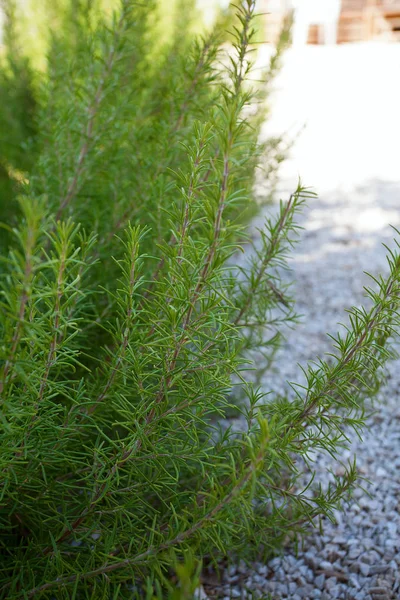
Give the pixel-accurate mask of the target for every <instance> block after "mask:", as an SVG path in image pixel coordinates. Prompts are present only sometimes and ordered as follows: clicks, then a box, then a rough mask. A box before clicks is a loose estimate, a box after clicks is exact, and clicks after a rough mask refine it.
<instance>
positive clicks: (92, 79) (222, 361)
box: [0, 0, 400, 599]
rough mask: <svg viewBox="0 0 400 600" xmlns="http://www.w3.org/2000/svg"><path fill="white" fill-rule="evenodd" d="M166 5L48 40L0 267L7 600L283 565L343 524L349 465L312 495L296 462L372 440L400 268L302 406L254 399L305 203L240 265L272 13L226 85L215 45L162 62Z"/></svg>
mask: <svg viewBox="0 0 400 600" xmlns="http://www.w3.org/2000/svg"><path fill="white" fill-rule="evenodd" d="M74 6H76V4H74ZM152 11H153V7H152V4H151V3H146V4H142V3H137V2H135V1H133V0H122V2H121V9H120V11H119V12H118V13H117V14H116V15H115V16H114V17H113V20H112V22H108V21H107V22H106V21H105V22H104V23H101V22H97V25H96V26H95V27H93V25H92V21H91V20H90V18H89V17H88V14H87V13H82V15H83V16H82V19H79V18H76V19H75V21H74V27H76V28H77V29H75V31H76V32H77V33H76V35H75V36H72V39H73V43H69V41H68V39H65V38H63V37H62V36H60V35H58V33H57V31H56V32H54V35H53V37H52V41H51V53H50V61H49V70H48V74H47V75H45V76H43V77H44V81H42V82H41V85H40V86H39V88H38V89H40V93H39V94H38V98H39V100H38V109H37V116H36V117H35V119H36V120H35V122H36V123H37V131H38V132H39V133H38V135H37V141H36V144H37V147H38V152H37V158H35V160H34V163H35V164H34V165H32V167H30V168H29V173H28V175H27V177H26V181H25V182H22V183H21V187H20V195H19V206H20V213H18V212H17V211H14V213H13V214H11V215H7V217H8V218H9V220H8V222H9V224H10V227H11V230H12V231H11V233H12V241H11V242H10V249H9V252H8V253H3V257H2V262H1V264H2V277H1V288H0V289H1V309H2V310H1V315H0V339H1V344H0V361H1V362H0V369H1V370H0V395H1V410H2V412H1V445H0V451H1V454H0V456H1V467H0V468H1V473H2V491H1V501H0V519H1V521H0V523H1V525H0V526H1V532H2V533H1V538H0V540H1V548H0V556H1V577H0V585H1V594H0V595H1V597H2V598H10V599H13V598H31V597H34V598H54V597H56V598H130V597H132V590H131V587H130V586H132V585H134V586H136V590H137V593H138V594H139V595H145V596H147V597H149V598H150V597H151V596H152V595H153V594H154V593H156V594H158V595H159V596H161V595H162V594H163V593H165V594H167V593H168V592H167V590H168V587H169V578H170V576H171V573H172V572H173V571H176V572H177V573H178V576H179V577H180V581H181V592H179V593H182V594H183V595H186V597H190V594H191V593H192V591H193V589H192V587H193V582H195V581H196V577H195V572H196V568H197V567H196V559H201V558H203V559H207V560H211V561H212V560H217V559H218V558H219V557H221V556H224V555H226V554H230V555H231V556H233V557H239V556H240V557H245V558H252V557H261V556H263V555H268V554H270V553H271V552H272V551H273V550H274V549H275V548H276V547H278V546H279V545H280V544H281V543H282V541H283V540H284V539H285V538H286V537H287V536H288V535H289V534H291V533H293V534H295V533H296V532H298V531H301V530H302V527H303V525H304V524H305V523H308V522H313V520H314V519H315V518H316V517H318V516H319V515H322V514H328V515H330V514H331V513H332V510H333V509H334V508H336V507H337V506H339V505H340V501H341V499H342V498H343V495H344V494H345V493H346V491H347V490H348V489H349V488H350V487H351V486H352V484H353V483H354V481H355V477H356V472H355V468H354V466H353V465H350V466H349V469H348V472H347V473H346V475H345V476H344V477H343V478H340V479H339V478H338V479H337V481H336V484H335V485H333V486H331V487H330V488H329V489H327V490H318V488H316V491H315V493H314V495H312V494H308V493H307V491H306V490H304V491H300V492H298V493H297V492H294V491H293V486H295V484H296V479H297V476H298V473H297V470H296V462H295V458H296V457H303V458H304V459H305V460H307V453H308V452H309V451H310V450H317V451H318V450H322V451H329V452H331V453H332V454H333V455H334V456H335V455H336V453H337V451H338V450H339V449H340V448H341V445H342V444H343V443H346V439H345V434H344V431H343V429H344V427H347V426H348V425H349V424H352V425H353V426H354V427H359V425H360V424H361V422H362V418H361V417H362V406H363V405H362V400H363V398H364V396H365V395H366V394H368V393H369V392H370V390H371V389H372V388H373V387H374V386H375V384H376V381H377V378H378V376H379V367H380V365H381V364H382V362H383V361H384V359H385V358H386V357H387V355H388V351H387V350H386V349H385V345H386V342H387V339H388V337H389V335H390V333H391V331H392V327H393V324H394V323H397V307H398V291H399V283H398V282H399V269H400V263H399V259H398V257H397V255H394V254H393V255H391V256H390V268H391V271H390V275H389V277H388V278H387V280H380V281H378V288H379V289H378V291H377V292H373V291H370V292H369V294H370V296H371V298H372V301H373V307H372V309H371V311H369V312H367V311H363V310H359V309H354V310H353V312H352V313H351V319H350V326H349V329H348V333H347V335H346V336H345V337H344V338H343V337H338V339H337V340H336V356H335V357H334V360H333V361H330V362H329V363H327V362H325V361H320V362H319V363H318V364H317V365H314V366H312V367H310V368H309V370H308V372H307V379H308V386H307V388H306V389H299V390H298V396H297V398H296V399H295V400H294V401H293V402H289V401H288V400H287V399H285V398H270V397H265V396H264V395H263V392H262V391H260V390H258V389H257V388H256V386H255V385H254V384H252V383H251V381H252V379H253V377H252V374H251V373H250V372H249V371H250V369H251V365H249V358H248V357H249V356H250V355H252V354H253V355H255V356H262V357H263V360H264V358H265V360H268V356H269V354H271V353H273V351H274V349H275V347H276V344H277V342H278V339H279V338H278V336H279V332H280V330H281V326H283V325H284V324H285V323H288V322H289V323H290V322H291V321H292V320H293V319H294V318H295V315H294V311H293V301H292V299H291V298H290V296H288V290H287V287H286V286H285V285H284V284H282V282H281V280H280V275H279V274H280V270H281V269H282V268H284V267H285V258H286V253H287V251H288V250H290V247H291V246H292V244H293V241H294V238H295V233H296V231H295V230H296V226H295V223H294V219H295V216H296V213H297V211H298V210H299V209H300V207H301V205H302V203H303V201H304V200H305V199H306V198H307V196H308V195H309V194H308V193H307V192H306V191H305V190H303V189H301V188H299V189H297V190H296V191H295V192H294V194H293V195H292V196H291V197H290V199H289V201H288V202H286V203H282V205H281V207H280V211H279V213H278V215H277V216H276V218H275V219H274V220H271V221H269V222H267V223H266V224H265V230H264V232H263V236H262V247H261V248H253V255H252V256H253V259H252V260H251V261H250V263H249V264H248V266H247V267H242V266H240V265H239V264H238V261H237V260H236V255H237V252H238V248H239V247H240V244H241V243H244V242H246V243H247V244H248V245H251V240H250V239H248V238H249V236H248V231H247V228H246V225H245V219H243V211H244V210H246V209H247V208H248V206H249V205H250V204H251V202H252V200H251V198H252V186H253V180H254V172H255V169H256V167H257V164H259V162H260V161H262V156H263V151H264V149H263V148H262V147H260V146H259V145H258V143H257V138H258V125H259V123H260V114H255V115H254V114H253V113H252V111H251V110H249V107H251V106H252V105H253V103H254V99H255V95H256V92H254V91H253V90H252V89H251V88H250V87H249V85H248V82H247V79H248V75H249V72H250V63H249V62H248V57H249V52H250V51H251V50H252V46H251V42H252V36H253V29H252V18H253V13H254V2H253V0H246V1H245V2H244V3H243V4H242V5H240V6H238V7H237V13H238V17H237V23H238V25H239V26H238V27H237V28H236V33H235V41H234V44H233V46H232V47H230V57H229V59H228V60H226V59H225V60H224V61H223V64H225V65H226V64H227V65H228V66H225V67H223V68H222V67H221V66H220V62H219V61H218V58H219V54H220V43H219V36H218V28H216V30H215V31H213V32H211V33H210V34H207V35H206V37H205V38H204V39H198V40H193V39H192V38H191V34H190V30H189V28H186V30H182V31H181V32H179V30H178V34H179V33H181V35H176V36H175V38H173V39H172V41H171V42H170V43H169V44H168V45H167V46H166V47H165V48H164V49H163V50H160V52H159V54H158V55H157V59H156V58H155V57H154V53H153V52H152V48H153V47H154V46H153V37H152V36H153V24H152V23H153V22H152V18H153V17H152V15H153V12H152ZM74 16H75V17H76V15H74ZM78 16H79V15H78ZM98 18H100V17H98ZM184 18H186V17H185V15H183V16H182V19H183V22H184ZM68 31H69V29H68ZM150 57H151V58H150ZM275 64H276V62H275V59H274V60H273V62H272V68H273V69H274V68H275ZM266 77H267V79H268V74H267V75H266ZM17 167H18V165H17V166H16V168H17ZM13 224H14V226H13ZM258 361H259V359H257V362H258ZM257 366H259V367H261V368H262V367H263V365H258V364H257ZM239 394H242V395H244V396H246V403H245V404H244V405H243V406H242V405H240V404H239V405H238V403H237V401H236V400H235V398H237V397H238V395H239ZM227 414H233V415H235V414H236V415H237V416H238V415H241V417H242V426H243V427H242V429H243V431H242V432H238V431H236V432H235V431H234V430H233V429H231V428H228V429H223V428H222V427H221V426H220V424H219V421H220V418H221V417H225V416H226V415H227ZM310 469H311V473H312V467H310ZM311 476H312V475H311ZM317 483H318V482H317ZM188 574H189V575H188ZM177 593H178V592H171V594H172V597H177V596H176V594H177ZM174 594H175V595H174Z"/></svg>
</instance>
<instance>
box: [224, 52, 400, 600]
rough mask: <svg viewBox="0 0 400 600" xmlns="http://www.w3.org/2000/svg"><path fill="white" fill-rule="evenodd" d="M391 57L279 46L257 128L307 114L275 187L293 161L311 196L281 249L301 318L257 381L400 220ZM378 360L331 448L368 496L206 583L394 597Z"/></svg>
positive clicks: (377, 259) (277, 377) (242, 589)
mask: <svg viewBox="0 0 400 600" xmlns="http://www.w3.org/2000/svg"><path fill="white" fill-rule="evenodd" d="M399 69H400V45H399V46H394V45H393V46H389V45H376V44H360V45H352V46H341V47H338V48H323V47H319V48H318V47H315V48H314V47H307V48H304V50H302V51H301V52H300V53H297V54H293V53H292V52H289V53H288V55H287V57H286V63H285V66H284V69H283V71H282V74H281V75H280V77H279V80H278V81H277V86H276V88H277V89H276V93H275V97H274V106H273V111H272V114H273V115H274V121H273V122H272V123H268V126H267V127H266V131H265V134H266V135H269V134H271V133H276V132H282V131H284V130H285V129H286V130H287V129H288V127H289V129H290V131H296V130H299V129H300V128H301V126H302V124H303V123H307V127H306V129H305V130H304V132H303V133H302V135H301V137H300V138H299V139H298V141H297V143H296V144H295V146H294V148H293V150H292V153H291V156H290V159H289V160H288V161H287V162H286V164H285V165H284V168H283V170H282V186H281V187H282V189H281V190H280V191H281V193H282V194H285V193H286V191H288V190H291V189H293V187H294V186H295V184H296V180H297V177H298V174H299V173H300V174H301V176H302V180H303V182H304V183H305V184H306V185H308V184H312V185H314V186H315V189H316V191H317V192H318V193H319V199H318V200H316V201H313V202H312V204H310V205H309V206H308V207H307V209H306V210H305V212H304V214H303V216H302V220H301V224H302V226H303V227H304V228H305V229H304V232H303V234H302V240H301V243H300V246H299V247H298V249H297V252H296V254H295V256H294V257H293V259H292V261H291V266H292V268H293V275H294V278H295V282H296V283H295V289H294V294H295V297H296V299H297V306H298V310H299V312H300V313H301V314H303V315H304V317H303V321H302V324H301V325H299V326H298V327H297V329H296V330H295V331H294V332H290V333H289V335H288V337H287V342H286V343H285V345H284V346H283V347H282V349H281V351H280V353H279V355H278V357H277V360H276V363H277V364H278V365H279V370H278V369H277V370H276V371H275V372H272V373H269V375H268V378H267V379H266V381H265V388H266V389H274V390H276V391H282V387H285V384H284V382H285V381H287V380H288V381H297V382H298V381H301V372H300V370H299V368H298V366H297V363H301V364H305V363H306V361H308V360H310V359H314V358H315V357H316V355H318V354H319V355H321V354H322V353H324V352H325V351H327V350H328V349H329V348H330V341H329V339H328V337H327V335H326V332H332V333H335V332H336V330H337V323H338V322H340V321H341V320H343V319H344V310H345V309H346V308H349V307H350V306H352V305H358V304H361V303H362V302H363V301H364V296H363V285H365V284H366V283H368V278H367V277H366V276H365V275H364V274H363V271H366V270H367V271H369V272H371V273H373V274H376V273H379V272H386V271H387V268H386V259H385V250H384V249H383V248H382V245H381V244H382V242H385V243H389V244H390V243H391V240H392V238H393V231H392V230H391V229H390V227H389V223H391V224H392V225H394V226H397V227H399V226H400V167H399V151H398V144H399V141H400V119H399V116H398V107H399V106H400V83H399V81H400V78H399V76H398V73H399ZM260 219H261V220H263V216H262V215H261V216H260ZM389 371H390V372H389V376H388V381H387V384H386V385H385V387H384V388H383V389H382V390H381V393H380V396H381V398H380V400H381V402H380V404H379V406H378V411H377V412H376V413H375V415H374V416H373V417H371V418H370V419H369V421H368V425H369V426H370V427H369V428H368V429H367V430H366V432H365V435H364V439H363V440H362V441H361V440H357V439H355V440H354V443H353V446H352V451H351V452H347V453H345V454H344V455H343V457H342V458H343V460H346V459H348V458H350V457H351V456H352V454H353V453H355V454H356V455H357V464H358V469H359V472H360V473H361V474H362V475H364V476H365V477H366V478H367V479H369V480H370V482H371V483H369V484H367V485H366V486H365V487H366V491H367V492H368V494H370V496H369V495H368V494H367V493H366V492H363V491H362V490H361V489H358V490H356V492H355V495H354V499H353V502H352V504H351V505H350V506H349V507H348V508H347V509H346V512H345V513H339V514H338V515H337V523H336V524H334V525H333V524H331V523H330V522H327V523H325V524H324V530H323V534H322V535H321V533H320V532H319V531H318V532H314V533H313V534H312V535H311V536H310V537H308V538H306V539H305V541H304V548H303V550H302V551H301V552H300V553H298V554H297V555H296V554H295V553H294V551H293V552H292V551H290V549H287V550H286V551H285V554H284V555H283V556H282V557H277V558H274V559H273V560H272V561H270V562H269V563H268V564H267V565H254V568H253V569H252V570H249V569H248V568H246V567H245V565H239V567H238V568H234V567H231V568H230V569H229V571H228V572H227V573H225V580H224V584H223V585H222V586H221V587H220V588H219V590H218V595H220V596H222V597H225V598H226V599H228V598H251V597H255V598H268V597H271V598H273V599H281V598H291V599H292V600H299V599H301V598H305V599H312V598H319V599H321V600H330V599H334V598H341V599H347V600H371V599H372V600H387V599H390V598H400V361H394V362H392V363H391V365H390V366H389ZM329 467H330V465H329V461H328V459H327V458H326V457H320V458H319V459H318V460H317V466H316V469H317V473H318V480H319V481H322V482H324V481H325V482H326V481H327V480H328V479H329V477H330V475H329V473H328V468H329ZM336 468H338V469H339V471H340V468H341V467H340V466H339V467H336ZM337 474H340V473H339V472H338V473H337ZM268 594H270V595H271V596H268Z"/></svg>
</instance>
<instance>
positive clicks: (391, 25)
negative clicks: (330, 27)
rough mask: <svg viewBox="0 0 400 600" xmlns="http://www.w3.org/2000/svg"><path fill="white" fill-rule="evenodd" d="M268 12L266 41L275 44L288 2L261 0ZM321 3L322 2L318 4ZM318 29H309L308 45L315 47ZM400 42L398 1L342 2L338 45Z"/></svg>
mask: <svg viewBox="0 0 400 600" xmlns="http://www.w3.org/2000/svg"><path fill="white" fill-rule="evenodd" d="M261 1H263V5H264V6H263V8H264V9H265V11H266V12H268V13H269V14H268V16H267V25H266V35H267V40H268V41H271V42H275V41H276V39H277V36H278V35H279V31H280V29H281V26H282V21H283V18H284V16H285V15H286V14H287V12H288V10H289V9H290V0H261ZM321 2H323V0H321ZM318 27H319V26H318V25H311V26H310V29H309V37H308V43H311V44H317V43H318V40H319V38H320V36H319V35H318ZM379 39H383V40H387V41H400V0H342V9H341V14H340V19H339V25H338V43H339V44H343V43H347V42H361V41H368V40H379Z"/></svg>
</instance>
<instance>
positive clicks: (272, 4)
mask: <svg viewBox="0 0 400 600" xmlns="http://www.w3.org/2000/svg"><path fill="white" fill-rule="evenodd" d="M77 1H78V0H77ZM79 1H81V0H79ZM185 1H186V2H190V1H191V0H163V1H162V3H161V5H162V9H161V14H160V18H159V21H160V27H159V29H160V40H161V41H162V39H163V38H165V36H168V31H169V29H170V28H172V22H173V15H174V11H176V9H177V6H179V2H180V3H181V5H182V3H183V4H184V3H185ZM88 2H90V0H88ZM99 2H101V3H102V4H104V10H111V8H112V7H113V6H115V4H116V3H117V0H99ZM3 3H4V4H3ZM196 3H197V8H198V17H197V18H196V23H197V26H198V28H199V30H201V28H202V27H204V26H210V25H211V24H212V22H213V21H214V20H215V18H216V16H217V14H218V11H219V10H221V9H223V10H224V9H226V8H227V7H228V5H229V0H196ZM63 5H67V2H66V1H65V0H52V1H50V0H13V1H12V2H10V0H7V2H5V0H2V1H0V6H2V7H3V8H2V9H0V23H4V11H5V8H4V7H6V6H8V7H10V6H15V10H17V11H18V18H17V19H16V20H14V22H16V23H17V29H18V28H19V31H11V32H10V31H9V32H8V35H9V36H10V35H11V36H14V41H13V42H12V44H14V45H13V52H15V56H16V57H18V61H17V60H16V61H15V68H17V69H19V76H18V77H17V78H16V81H19V82H20V84H21V88H20V89H13V88H12V85H11V84H10V82H7V74H5V75H4V74H3V76H2V77H3V80H2V82H0V83H1V85H0V118H1V125H2V128H3V131H4V128H8V129H10V128H14V129H15V131H14V133H13V137H14V139H15V140H16V141H18V140H24V139H25V138H26V137H27V136H29V135H31V134H34V131H32V129H34V127H35V125H34V123H33V121H32V120H31V121H30V120H29V115H30V112H31V111H32V110H33V108H34V107H33V102H34V96H35V93H34V92H35V90H34V89H33V90H31V89H30V86H33V87H34V86H35V78H34V76H33V77H32V72H31V68H32V69H33V70H35V69H39V70H40V69H45V56H46V49H47V47H48V40H49V37H50V35H51V28H49V22H51V24H52V27H53V26H54V29H56V28H57V22H56V21H57V15H59V14H60V7H62V6H63ZM258 12H259V13H260V15H262V16H260V17H259V18H258V19H257V26H258V34H257V40H258V41H259V44H258V50H259V51H258V58H257V64H256V67H255V71H257V70H259V72H261V71H262V68H263V67H264V66H265V65H267V64H268V61H269V59H270V56H271V54H272V53H273V49H274V45H275V44H276V43H277V41H278V39H279V35H280V32H281V30H282V27H283V24H284V22H285V19H287V18H288V16H292V17H293V27H292V41H293V43H292V45H291V47H289V49H288V50H287V51H286V53H285V54H284V58H283V65H282V69H281V70H280V72H279V74H278V77H277V78H276V80H275V83H274V87H273V93H272V95H271V96H270V98H269V103H270V111H269V118H268V120H267V121H266V123H265V127H264V131H263V135H264V136H266V137H271V136H277V137H279V136H284V138H285V142H286V144H287V146H288V147H289V148H290V149H289V151H288V153H287V156H286V160H285V161H283V162H282V166H281V169H280V173H279V186H278V192H279V193H286V192H287V191H288V190H291V189H293V187H294V186H295V185H296V183H297V180H298V178H299V177H301V179H302V181H303V183H304V184H305V185H309V186H313V187H314V188H315V190H316V191H317V192H318V193H319V194H320V197H321V200H322V201H323V200H326V201H327V199H328V197H329V199H330V202H331V208H332V210H333V207H334V206H335V205H340V206H341V207H342V208H341V209H340V211H339V212H340V215H339V214H337V212H335V215H336V217H337V218H338V219H340V220H341V222H342V221H343V222H344V223H345V225H346V227H347V228H350V230H353V229H354V228H355V229H357V227H358V228H361V231H363V228H364V229H365V228H366V229H369V230H374V231H376V232H377V235H381V234H384V235H390V230H389V228H388V224H389V223H392V224H393V225H395V226H397V225H400V216H399V215H400V210H399V199H400V169H399V140H400V118H399V113H400V108H399V107H400V77H399V74H400V70H399V69H400V43H399V42H400V0H258ZM2 35H3V37H4V27H1V25H0V39H1V36H2ZM0 57H1V43H0ZM25 58H26V59H27V60H26V62H24V59H25ZM10 81H11V80H10ZM21 98H22V99H21ZM13 106H14V107H17V106H18V107H20V109H18V110H20V112H21V111H22V112H21V114H16V112H15V110H11V108H12V107H13ZM24 128H25V129H24ZM1 138H2V136H1V135H0V155H2V156H5V157H6V159H7V164H13V163H14V162H15V163H16V161H14V160H13V159H14V157H13V156H12V152H13V151H14V150H13V149H12V148H9V147H5V146H4V147H3V146H2V145H1ZM8 138H10V135H8ZM16 146H17V144H16ZM16 151H17V150H15V152H16ZM18 160H20V163H21V165H22V167H24V166H25V163H26V166H27V167H29V156H23V157H18ZM1 165H2V163H1V161H0V180H1V177H2V172H1V169H2V166H1ZM3 170H4V169H3ZM3 175H4V177H6V174H4V173H3ZM7 177H8V175H7ZM0 184H1V181H0ZM4 185H6V184H4ZM0 187H1V185H0ZM3 187H4V186H3ZM359 221H361V223H362V224H360V223H359Z"/></svg>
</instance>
